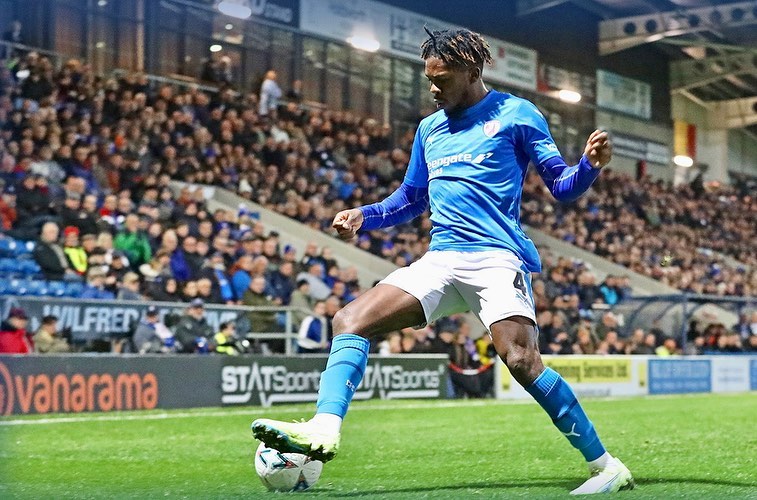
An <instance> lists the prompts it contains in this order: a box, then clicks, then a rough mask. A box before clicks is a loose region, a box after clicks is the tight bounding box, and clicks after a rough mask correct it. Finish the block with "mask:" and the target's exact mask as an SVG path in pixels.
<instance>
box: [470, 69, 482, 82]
mask: <svg viewBox="0 0 757 500" xmlns="http://www.w3.org/2000/svg"><path fill="white" fill-rule="evenodd" d="M468 76H469V77H470V82H471V83H474V82H475V81H476V80H478V79H479V78H481V68H479V67H478V66H473V67H472V68H470V69H469V70H468Z"/></svg>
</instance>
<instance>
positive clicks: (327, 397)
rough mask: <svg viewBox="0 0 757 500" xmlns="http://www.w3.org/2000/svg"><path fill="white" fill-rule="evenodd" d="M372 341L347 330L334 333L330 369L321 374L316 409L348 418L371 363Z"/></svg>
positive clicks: (327, 368)
mask: <svg viewBox="0 0 757 500" xmlns="http://www.w3.org/2000/svg"><path fill="white" fill-rule="evenodd" d="M370 345H371V344H370V342H368V340H367V339H364V338H363V337H361V336H359V335H353V334H351V333H343V334H341V335H337V336H335V337H334V340H333V341H332V343H331V353H330V354H329V360H328V362H327V363H326V370H325V371H324V372H323V373H322V374H321V384H320V387H319V388H318V409H317V410H316V413H331V414H334V415H338V416H340V417H342V418H344V415H345V414H346V413H347V408H348V407H349V406H350V401H352V395H353V394H355V390H356V389H357V386H358V385H359V384H360V381H361V380H363V375H364V374H365V367H366V365H367V364H368V349H369V347H370Z"/></svg>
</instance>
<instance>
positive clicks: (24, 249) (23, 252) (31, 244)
mask: <svg viewBox="0 0 757 500" xmlns="http://www.w3.org/2000/svg"><path fill="white" fill-rule="evenodd" d="M36 246H37V243H36V242H35V241H21V240H16V257H26V256H28V257H29V258H31V256H32V253H33V252H34V248H35V247H36Z"/></svg>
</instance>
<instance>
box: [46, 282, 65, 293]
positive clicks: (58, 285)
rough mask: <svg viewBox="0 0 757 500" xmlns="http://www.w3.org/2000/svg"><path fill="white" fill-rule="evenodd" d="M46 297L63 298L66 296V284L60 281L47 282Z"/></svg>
mask: <svg viewBox="0 0 757 500" xmlns="http://www.w3.org/2000/svg"><path fill="white" fill-rule="evenodd" d="M47 295H49V296H51V297H64V296H65V295H66V283H64V282H62V281H48V282H47Z"/></svg>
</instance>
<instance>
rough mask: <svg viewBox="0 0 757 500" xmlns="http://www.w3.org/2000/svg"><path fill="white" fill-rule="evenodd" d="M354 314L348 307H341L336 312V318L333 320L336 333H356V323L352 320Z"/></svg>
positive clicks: (332, 324) (332, 325)
mask: <svg viewBox="0 0 757 500" xmlns="http://www.w3.org/2000/svg"><path fill="white" fill-rule="evenodd" d="M352 318H353V314H352V313H351V311H350V310H349V308H348V307H343V308H341V309H339V310H338V311H337V312H336V314H334V319H332V320H331V327H332V329H333V331H334V335H338V334H340V333H355V325H354V324H353V321H352Z"/></svg>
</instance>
